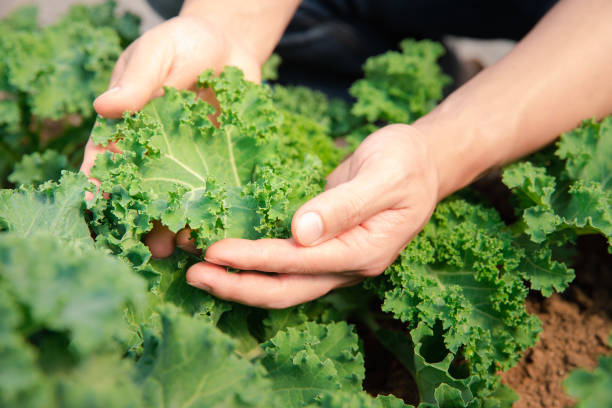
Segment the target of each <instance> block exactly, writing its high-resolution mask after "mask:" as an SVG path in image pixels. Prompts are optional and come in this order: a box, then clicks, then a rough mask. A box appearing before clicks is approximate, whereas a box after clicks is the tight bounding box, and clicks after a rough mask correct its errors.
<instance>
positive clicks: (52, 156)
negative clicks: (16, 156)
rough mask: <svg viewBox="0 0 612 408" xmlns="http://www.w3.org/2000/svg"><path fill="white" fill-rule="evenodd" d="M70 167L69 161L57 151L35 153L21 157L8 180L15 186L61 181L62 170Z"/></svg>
mask: <svg viewBox="0 0 612 408" xmlns="http://www.w3.org/2000/svg"><path fill="white" fill-rule="evenodd" d="M67 167H68V159H67V158H66V156H64V155H63V154H61V153H58V152H56V151H55V150H51V149H49V150H45V152H44V153H42V154H41V153H39V152H34V153H32V154H27V155H24V156H22V157H21V161H20V162H19V163H16V164H15V168H14V170H13V172H12V173H11V174H10V175H9V176H8V180H9V181H10V182H11V183H13V184H15V185H20V184H35V185H37V184H40V183H42V182H43V181H47V180H53V181H57V180H59V178H60V176H61V172H62V170H64V169H65V168H67Z"/></svg>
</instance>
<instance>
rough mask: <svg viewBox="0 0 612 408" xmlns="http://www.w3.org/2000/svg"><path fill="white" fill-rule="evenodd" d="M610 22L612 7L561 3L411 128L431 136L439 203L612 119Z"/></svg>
mask: <svg viewBox="0 0 612 408" xmlns="http://www.w3.org/2000/svg"><path fill="white" fill-rule="evenodd" d="M611 21H612V1H609V0H588V1H585V0H566V1H562V2H561V3H560V4H558V5H557V6H556V7H555V8H553V10H551V12H550V13H548V15H547V16H545V17H544V18H543V19H542V21H541V22H540V23H539V24H538V25H537V26H536V27H535V28H534V29H533V30H532V32H531V33H529V34H528V35H527V36H526V37H525V39H523V40H522V41H521V42H520V43H519V44H518V45H517V46H516V47H515V48H514V50H512V51H511V52H510V53H509V54H508V55H507V56H506V57H504V58H503V59H502V60H501V61H500V62H498V63H497V64H495V65H494V66H492V67H490V68H488V69H486V70H484V71H483V72H481V73H480V74H479V75H477V76H476V77H475V78H474V79H473V80H471V81H470V82H468V83H467V84H465V85H464V86H463V87H461V88H460V89H458V90H457V91H456V92H454V93H453V94H452V95H450V96H449V97H448V98H447V99H446V100H445V101H444V102H443V103H442V104H440V106H438V107H437V108H436V109H435V110H434V111H432V112H431V113H430V114H428V115H427V116H425V117H423V118H421V119H420V120H418V121H417V122H416V123H415V127H417V128H419V129H420V130H422V131H423V132H424V133H425V134H426V135H427V136H428V140H427V143H428V144H429V147H430V149H431V153H432V155H433V156H434V157H435V159H434V160H435V161H436V166H437V168H438V172H439V180H440V190H439V195H440V198H442V197H444V196H446V195H448V194H450V193H452V192H453V191H456V190H458V189H459V188H461V187H464V186H465V185H467V184H469V183H470V182H471V181H473V180H474V179H475V178H476V177H477V176H478V175H479V174H481V173H482V172H484V171H486V170H487V169H489V168H491V167H495V166H500V165H503V164H505V163H508V162H511V161H513V160H515V159H517V158H519V157H521V156H524V155H526V154H528V153H530V152H533V151H535V150H537V149H539V148H541V147H543V146H545V145H546V144H548V143H550V142H551V141H552V140H554V139H555V138H556V137H557V136H558V135H559V134H560V133H562V132H564V131H567V130H570V129H571V128H573V127H575V126H576V125H577V124H578V123H579V122H580V121H581V120H582V119H585V118H588V117H593V116H595V117H598V118H599V117H603V116H605V115H607V114H609V113H611V112H612V24H610V22H611Z"/></svg>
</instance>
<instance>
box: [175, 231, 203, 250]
mask: <svg viewBox="0 0 612 408" xmlns="http://www.w3.org/2000/svg"><path fill="white" fill-rule="evenodd" d="M175 242H176V246H177V247H178V248H180V249H182V250H183V251H186V252H190V253H192V254H196V255H201V254H202V251H201V250H200V249H198V248H196V246H195V242H194V241H193V239H192V238H191V228H189V227H187V228H183V229H182V230H180V231H179V232H177V234H176V239H175Z"/></svg>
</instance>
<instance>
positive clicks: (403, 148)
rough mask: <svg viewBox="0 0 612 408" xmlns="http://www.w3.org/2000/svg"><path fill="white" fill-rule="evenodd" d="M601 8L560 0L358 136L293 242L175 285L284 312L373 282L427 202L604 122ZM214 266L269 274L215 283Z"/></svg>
mask: <svg viewBox="0 0 612 408" xmlns="http://www.w3.org/2000/svg"><path fill="white" fill-rule="evenodd" d="M611 22H612V1H610V0H565V1H562V2H560V3H559V4H558V5H557V6H556V7H554V8H553V9H552V10H551V12H550V13H549V14H548V15H547V16H546V17H545V18H544V19H542V21H541V22H540V23H538V25H537V26H536V27H535V29H534V30H533V31H532V32H531V33H530V34H529V35H528V36H527V37H526V38H525V39H524V40H522V41H521V42H520V43H519V44H518V45H517V46H516V48H515V49H514V50H513V51H512V52H511V53H510V54H509V55H507V56H506V57H505V58H504V59H503V60H501V61H500V62H499V63H497V64H495V65H494V66H492V67H490V68H488V69H486V70H484V71H483V72H482V73H480V74H479V75H477V76H476V77H475V78H474V79H473V80H472V81H470V82H469V83H467V84H466V85H464V86H463V87H461V88H460V89H459V90H457V91H456V92H455V93H453V94H452V95H450V96H449V97H448V98H447V99H446V100H445V101H444V102H443V103H442V104H441V105H440V106H439V107H438V108H436V109H435V110H434V111H433V112H431V113H430V114H428V115H426V116H425V117H423V118H422V119H420V120H418V121H417V122H416V123H415V124H414V125H413V126H407V125H391V126H387V127H384V128H382V129H380V130H378V131H377V132H375V133H373V134H372V135H370V136H369V137H368V138H367V139H366V140H365V141H364V142H363V143H362V144H361V145H360V146H359V148H358V149H357V150H356V151H355V153H354V154H353V155H352V156H351V157H350V158H349V159H347V160H346V161H344V162H343V163H342V164H341V165H340V166H339V167H338V168H337V169H336V170H334V172H333V173H332V174H331V175H330V176H329V178H328V184H327V189H326V191H325V192H324V193H322V194H321V195H319V196H317V197H315V198H313V199H312V200H311V201H309V202H307V203H306V204H304V205H303V206H302V207H301V208H300V209H299V210H298V211H297V212H296V214H295V215H294V217H293V222H292V233H293V238H291V239H287V240H270V239H263V240H257V241H248V240H239V239H226V240H222V241H219V242H217V243H215V244H213V245H211V246H210V247H209V248H208V250H207V251H206V254H205V258H206V259H207V261H209V262H202V263H199V264H196V265H194V266H192V267H191V268H190V269H189V271H188V273H187V280H188V282H189V283H190V284H192V285H193V286H196V287H199V288H202V289H205V290H208V291H210V292H212V293H213V294H215V295H217V296H220V297H223V298H226V299H230V300H234V301H238V302H242V303H246V304H250V305H256V306H261V307H273V308H279V307H287V306H291V305H295V304H298V303H301V302H304V301H307V300H311V299H314V298H316V297H319V296H322V295H324V294H325V293H327V292H328V291H330V290H332V289H334V288H337V287H341V286H346V285H350V284H354V283H356V282H358V281H359V280H361V279H363V278H364V277H367V276H375V275H377V274H380V273H381V272H382V271H384V269H385V268H386V267H387V266H388V265H389V264H391V262H393V260H394V259H395V258H396V257H397V255H398V253H399V251H401V249H402V248H403V247H404V246H405V245H406V244H407V243H408V242H409V241H410V240H411V239H412V238H413V237H414V236H415V235H416V234H417V233H418V232H419V231H420V230H421V228H422V227H423V226H424V225H425V223H426V222H427V220H428V219H429V217H430V215H431V212H432V211H433V208H434V206H435V204H436V202H437V201H438V200H440V199H441V198H443V197H445V196H447V195H449V194H451V193H452V192H454V191H456V190H458V189H460V188H462V187H464V186H466V185H467V184H469V183H470V182H471V181H472V180H474V179H475V178H476V177H477V176H478V175H479V174H481V173H482V172H484V171H486V170H487V169H489V168H491V167H495V166H500V165H503V164H505V163H508V162H510V161H512V160H515V159H517V158H519V157H521V156H523V155H525V154H528V153H530V152H532V151H534V150H537V149H539V148H541V147H542V146H544V145H546V144H548V143H550V142H551V141H553V140H554V139H555V138H556V137H557V136H558V135H559V134H560V133H561V132H563V131H566V130H569V129H571V128H572V127H574V126H576V125H577V124H578V123H579V122H580V121H581V120H582V119H585V118H588V117H593V116H595V117H602V116H604V115H607V114H609V113H612V24H611ZM218 265H228V266H232V267H234V268H238V269H242V270H247V271H249V270H255V271H265V272H276V273H278V274H277V275H270V274H261V273H258V272H242V273H226V272H225V269H224V268H222V267H220V266H218Z"/></svg>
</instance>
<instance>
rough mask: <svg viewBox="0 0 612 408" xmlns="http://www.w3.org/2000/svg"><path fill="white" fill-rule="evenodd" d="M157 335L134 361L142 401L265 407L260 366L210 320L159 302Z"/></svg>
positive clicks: (153, 404)
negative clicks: (160, 327) (243, 356)
mask: <svg viewBox="0 0 612 408" xmlns="http://www.w3.org/2000/svg"><path fill="white" fill-rule="evenodd" d="M160 314H161V318H162V325H163V330H162V336H161V338H154V337H150V338H149V339H148V340H147V342H146V343H145V354H144V355H143V357H142V358H141V360H140V362H139V367H140V381H141V382H142V386H143V392H144V398H145V406H147V407H175V406H177V407H178V406H180V407H185V406H189V407H223V408H225V407H267V406H269V404H268V395H269V394H268V393H269V382H268V381H267V380H266V379H265V378H264V377H263V370H261V368H260V367H258V366H257V365H253V364H251V363H250V362H249V361H248V360H245V359H241V358H239V357H238V356H237V355H236V354H235V352H234V350H235V344H236V343H235V341H234V340H232V339H231V338H230V337H228V336H227V335H225V334H223V333H221V332H220V331H219V330H218V329H217V328H215V327H214V326H213V325H212V324H210V323H207V322H205V321H202V320H197V319H195V318H191V317H188V316H186V315H183V314H181V313H180V312H179V311H178V310H177V309H175V308H170V307H165V308H163V309H162V310H161V311H160Z"/></svg>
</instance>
